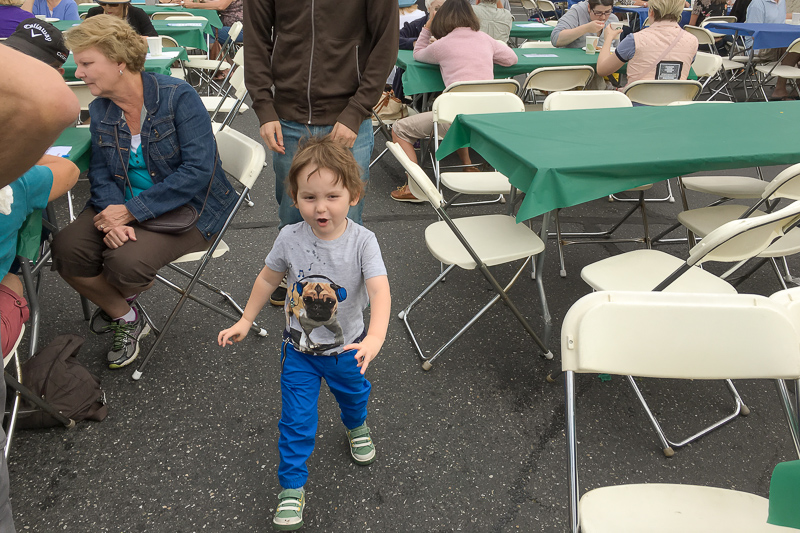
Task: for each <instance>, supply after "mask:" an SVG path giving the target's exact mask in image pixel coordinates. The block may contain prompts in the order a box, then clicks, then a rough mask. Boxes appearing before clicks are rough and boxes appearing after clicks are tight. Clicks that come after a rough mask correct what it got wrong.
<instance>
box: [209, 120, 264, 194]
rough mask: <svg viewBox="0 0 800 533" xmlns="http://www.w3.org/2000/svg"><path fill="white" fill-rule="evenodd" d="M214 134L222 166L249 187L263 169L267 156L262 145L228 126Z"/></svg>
mask: <svg viewBox="0 0 800 533" xmlns="http://www.w3.org/2000/svg"><path fill="white" fill-rule="evenodd" d="M215 136H216V138H217V148H218V149H219V158H220V161H221V162H222V168H223V169H224V170H225V172H227V173H228V174H230V175H231V176H232V177H234V178H236V179H237V180H238V181H239V182H240V183H241V184H242V185H244V186H245V187H247V188H248V189H251V188H252V187H253V184H254V183H255V181H256V179H257V178H258V175H259V174H261V171H262V170H263V169H264V168H263V167H264V161H265V160H266V158H267V154H266V152H265V151H264V146H263V145H262V144H261V143H260V142H256V141H254V140H253V139H251V138H249V137H248V136H247V135H244V134H242V133H239V132H238V131H236V130H234V129H232V128H230V127H227V128H225V129H223V130H220V131H218V132H217V133H216V134H215Z"/></svg>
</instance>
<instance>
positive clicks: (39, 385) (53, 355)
mask: <svg viewBox="0 0 800 533" xmlns="http://www.w3.org/2000/svg"><path fill="white" fill-rule="evenodd" d="M81 346H83V337H79V336H78V335H59V336H58V337H56V338H55V339H53V341H52V342H51V343H50V344H48V345H47V346H46V347H44V348H43V349H41V350H39V351H38V352H37V353H36V355H34V356H33V357H31V358H30V359H28V360H27V361H25V363H24V364H23V365H22V384H23V385H25V386H26V387H28V388H29V389H30V390H31V391H33V393H34V394H36V395H38V396H39V397H40V398H42V399H43V400H45V401H46V402H48V403H50V405H52V406H53V407H55V408H56V409H57V410H58V411H60V412H61V413H62V414H63V415H64V416H66V417H68V418H71V419H72V420H75V421H78V420H85V419H87V418H88V419H90V420H97V421H100V420H103V419H104V418H105V417H106V416H107V415H108V408H107V407H106V405H105V404H106V395H105V393H104V392H103V390H102V389H101V388H100V379H99V378H98V377H97V376H95V375H94V374H92V373H91V372H89V370H88V369H87V368H86V367H85V366H83V364H82V363H81V362H80V361H78V358H77V357H76V355H77V353H78V351H79V350H80V348H81ZM29 409H35V407H34V406H31V405H28V404H27V402H25V403H23V410H29ZM17 425H18V427H20V428H26V429H36V428H48V427H53V426H59V425H61V424H60V423H59V422H58V421H57V420H56V419H55V418H53V417H52V416H50V415H49V414H47V413H45V412H44V411H40V410H35V411H34V412H33V413H31V414H29V415H25V416H20V418H19V421H18V422H17Z"/></svg>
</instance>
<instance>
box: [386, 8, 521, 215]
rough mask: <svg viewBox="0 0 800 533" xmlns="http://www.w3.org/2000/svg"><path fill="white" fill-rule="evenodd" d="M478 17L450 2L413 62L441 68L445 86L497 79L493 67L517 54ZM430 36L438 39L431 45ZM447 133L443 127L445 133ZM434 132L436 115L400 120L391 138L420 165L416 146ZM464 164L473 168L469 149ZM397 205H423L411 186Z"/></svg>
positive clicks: (396, 195)
mask: <svg viewBox="0 0 800 533" xmlns="http://www.w3.org/2000/svg"><path fill="white" fill-rule="evenodd" d="M480 27H481V25H480V22H479V21H478V17H476V16H475V13H474V12H473V11H472V7H471V6H470V4H469V3H468V2H467V0H447V1H446V2H445V3H444V5H442V7H441V8H440V9H439V11H438V12H437V13H436V15H435V16H434V15H433V14H431V16H430V18H429V19H428V22H427V23H426V24H425V27H424V28H423V29H422V32H421V33H420V35H419V38H418V39H417V42H416V44H415V45H414V59H416V60H417V61H423V62H425V63H434V64H438V65H439V70H441V73H442V80H443V81H444V84H445V86H450V85H452V84H453V83H456V82H461V81H479V80H491V79H494V64H495V63H497V64H498V65H503V66H511V65H514V64H516V63H517V55H516V54H515V53H514V51H513V50H511V48H509V47H508V46H506V45H505V44H503V43H500V42H498V41H496V40H494V39H492V38H491V37H489V35H488V34H486V33H483V32H482V31H480ZM431 35H433V36H434V37H436V40H435V41H434V42H431ZM446 130H447V128H446V127H442V128H441V129H440V131H441V132H442V134H444V132H445V131H446ZM431 133H433V112H432V111H428V112H426V113H420V114H418V115H412V116H410V117H407V118H404V119H400V120H398V121H397V122H395V123H394V127H393V128H392V139H393V140H394V142H396V143H398V144H399V145H400V146H401V148H402V149H403V151H404V152H405V153H406V155H408V157H409V158H410V159H411V161H413V162H415V163H416V162H417V154H416V152H414V143H415V142H416V141H418V140H420V139H422V138H425V137H428V136H430V135H431ZM458 155H459V157H460V159H461V162H462V163H463V164H464V165H471V164H472V162H471V161H470V159H469V152H468V151H467V149H466V148H462V149H460V150H459V151H458ZM392 199H394V200H397V201H398V202H422V201H424V200H421V199H419V198H417V197H416V196H414V194H413V193H412V192H411V190H410V189H409V188H408V184H406V185H404V186H403V187H399V188H398V189H397V190H396V191H393V192H392Z"/></svg>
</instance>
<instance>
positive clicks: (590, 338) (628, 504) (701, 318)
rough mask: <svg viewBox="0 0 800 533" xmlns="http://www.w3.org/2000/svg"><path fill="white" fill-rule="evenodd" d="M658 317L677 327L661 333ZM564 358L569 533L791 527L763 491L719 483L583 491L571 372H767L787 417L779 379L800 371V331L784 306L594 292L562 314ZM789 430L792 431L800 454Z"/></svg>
mask: <svg viewBox="0 0 800 533" xmlns="http://www.w3.org/2000/svg"><path fill="white" fill-rule="evenodd" d="M664 324H669V325H670V327H671V328H672V327H674V328H675V331H678V332H680V334H675V335H663V331H662V328H663V325H664ZM561 358H562V363H561V368H562V369H563V371H564V372H565V397H566V413H565V414H566V433H567V456H568V471H569V487H570V489H569V502H570V504H569V509H570V531H572V533H578V531H581V532H582V533H606V532H608V533H611V532H613V533H619V532H630V531H648V532H652V533H656V532H665V533H666V532H669V533H674V532H678V531H680V532H700V531H702V532H719V533H745V532H746V533H762V532H763V533H766V532H775V533H778V532H780V531H789V529H788V528H785V527H780V526H774V525H771V524H768V523H767V514H768V507H769V502H768V500H767V499H766V498H762V497H760V496H756V495H754V494H749V493H744V492H739V491H735V490H729V489H724V488H716V487H708V486H699V485H689V484H661V483H646V484H630V485H617V486H607V487H600V488H596V489H594V490H590V491H588V492H587V493H585V494H582V495H581V494H580V490H579V479H578V467H579V458H581V460H582V461H587V460H588V459H587V456H586V455H583V456H581V455H579V453H578V438H579V437H578V434H577V419H578V416H577V398H576V378H575V374H583V373H589V374H594V373H607V374H617V375H623V376H629V375H635V376H642V377H651V378H669V379H685V380H689V379H698V380H701V379H702V380H722V379H725V380H730V379H772V380H777V381H778V382H779V385H778V391H779V395H780V399H781V401H782V406H783V408H784V412H785V414H786V416H787V419H788V420H791V413H790V412H789V411H788V409H787V406H788V405H789V399H788V397H787V394H786V390H785V388H782V387H781V384H783V381H782V379H791V380H797V379H798V377H800V335H798V331H797V329H796V325H795V324H794V320H793V318H792V317H791V316H790V315H789V313H788V312H787V310H786V308H785V307H784V306H782V305H780V304H779V303H776V302H773V301H770V299H769V298H765V297H762V296H755V295H737V294H733V295H709V294H669V293H648V292H597V293H594V294H590V295H587V296H585V297H583V298H581V299H580V300H578V301H577V302H576V303H575V304H574V305H573V306H572V307H571V308H570V310H569V312H567V314H566V316H565V317H564V323H563V325H562V328H561ZM795 423H796V421H795ZM796 431H797V430H796V427H795V428H794V431H792V432H790V434H791V437H792V438H793V442H794V445H795V448H796V449H797V450H798V456H800V441H799V440H798V438H797V432H796ZM585 438H586V437H584V439H585ZM596 451H597V450H596ZM594 455H596V454H595V453H592V454H591V457H594ZM743 460H746V458H743ZM703 485H705V483H704V484H703Z"/></svg>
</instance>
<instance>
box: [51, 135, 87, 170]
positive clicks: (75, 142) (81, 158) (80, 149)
mask: <svg viewBox="0 0 800 533" xmlns="http://www.w3.org/2000/svg"><path fill="white" fill-rule="evenodd" d="M53 146H71V147H72V148H71V149H70V151H69V155H68V156H67V159H69V160H70V161H72V162H73V163H75V164H76V165H77V166H78V168H79V169H80V170H81V172H86V171H87V170H89V161H90V160H91V157H92V150H91V148H92V137H91V134H90V133H89V128H67V129H65V130H64V131H63V132H61V135H59V137H58V139H56V142H54V143H53Z"/></svg>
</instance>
